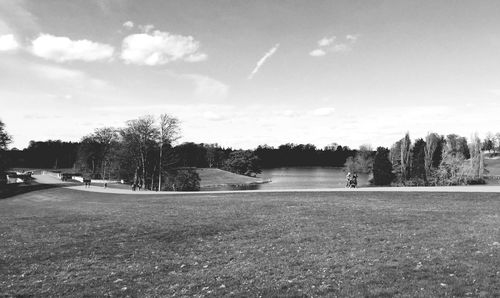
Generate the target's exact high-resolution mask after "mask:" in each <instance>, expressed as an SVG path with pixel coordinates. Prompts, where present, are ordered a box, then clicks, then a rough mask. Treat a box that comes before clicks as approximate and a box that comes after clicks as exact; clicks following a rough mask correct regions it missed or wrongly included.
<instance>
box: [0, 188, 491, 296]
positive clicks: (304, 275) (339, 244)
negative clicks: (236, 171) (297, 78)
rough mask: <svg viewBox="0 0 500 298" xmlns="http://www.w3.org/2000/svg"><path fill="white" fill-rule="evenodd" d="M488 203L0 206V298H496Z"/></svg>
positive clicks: (66, 199) (66, 197)
mask: <svg viewBox="0 0 500 298" xmlns="http://www.w3.org/2000/svg"><path fill="white" fill-rule="evenodd" d="M499 226H500V199H499V197H498V194H470V193H469V194H458V193H440V194H431V193H357V192H355V191H353V192H352V193H351V192H349V193H261V194H227V195H222V194H214V195H179V196H165V197H159V196H147V197H141V196H137V197H134V196H133V195H128V196H124V195H104V194H99V193H88V192H78V191H71V190H67V189H61V188H55V189H47V190H40V191H36V192H31V193H27V194H22V195H19V196H15V197H11V198H8V199H4V200H0V296H2V295H34V296H85V295H90V296H94V295H100V296H101V295H113V296H228V295H236V296H259V295H262V296H287V297H289V296H371V297H387V296H420V297H432V296H444V295H449V296H485V297H486V296H495V295H499V293H500V283H499V282H498V281H499V280H500V244H499V242H500V231H499Z"/></svg>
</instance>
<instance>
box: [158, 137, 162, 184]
mask: <svg viewBox="0 0 500 298" xmlns="http://www.w3.org/2000/svg"><path fill="white" fill-rule="evenodd" d="M162 154H163V140H162V141H161V143H160V161H159V163H158V191H160V190H161V162H162Z"/></svg>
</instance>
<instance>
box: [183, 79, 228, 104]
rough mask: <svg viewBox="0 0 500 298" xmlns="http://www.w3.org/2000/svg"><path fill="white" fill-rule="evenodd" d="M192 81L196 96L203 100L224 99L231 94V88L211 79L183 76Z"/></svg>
mask: <svg viewBox="0 0 500 298" xmlns="http://www.w3.org/2000/svg"><path fill="white" fill-rule="evenodd" d="M181 77H182V78H186V79H189V80H192V81H193V82H194V85H195V90H194V92H195V95H196V96H197V97H199V98H203V99H224V98H226V97H227V94H228V92H229V86H228V85H226V84H224V83H222V82H219V81H217V80H215V79H212V78H210V77H207V76H204V75H199V74H186V75H181Z"/></svg>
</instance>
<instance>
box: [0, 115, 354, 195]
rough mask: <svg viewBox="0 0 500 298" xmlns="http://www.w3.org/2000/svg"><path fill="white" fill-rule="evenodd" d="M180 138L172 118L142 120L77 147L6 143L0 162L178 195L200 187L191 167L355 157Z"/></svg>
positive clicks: (333, 148) (248, 168) (103, 131)
mask: <svg viewBox="0 0 500 298" xmlns="http://www.w3.org/2000/svg"><path fill="white" fill-rule="evenodd" d="M2 125H3V124H2ZM179 137H180V125H179V120H178V119H177V118H175V117H173V116H170V115H168V114H163V115H160V117H157V118H155V117H153V116H150V115H146V116H143V117H139V118H137V119H133V120H129V121H127V122H126V123H125V126H124V127H121V128H113V127H102V128H97V129H95V130H94V132H92V133H91V134H89V135H86V136H84V137H82V139H81V140H80V142H63V141H60V140H49V141H31V142H30V143H29V146H28V147H27V148H26V149H24V150H17V149H15V148H14V149H12V150H6V149H7V143H6V144H5V146H4V149H3V152H4V153H3V154H4V156H5V158H3V159H2V160H8V166H10V167H20V168H23V167H24V168H44V169H71V171H73V172H74V173H80V174H82V175H84V176H86V177H88V178H91V179H104V180H117V179H123V180H125V181H128V182H130V183H133V184H137V185H141V186H142V187H145V188H148V189H173V188H175V189H177V190H179V189H184V188H185V187H189V188H192V187H193V185H194V188H196V185H197V184H199V177H197V174H196V172H195V171H194V170H193V168H206V167H208V168H220V169H224V170H228V171H231V172H234V173H237V174H242V175H248V176H255V175H257V174H259V173H260V172H261V169H262V168H273V167H291V166H342V165H343V164H344V163H345V160H346V158H348V157H350V156H354V155H355V153H356V151H355V150H351V149H350V148H348V147H346V146H341V145H338V144H332V145H330V146H327V147H325V148H323V149H318V148H316V147H315V146H314V145H312V144H305V145H304V144H292V143H289V144H284V145H281V146H279V147H277V148H274V147H271V146H267V145H262V146H259V147H257V148H256V149H255V150H234V149H232V148H224V147H221V146H219V145H218V144H204V143H201V144H196V143H193V142H185V143H182V144H179V145H176V146H174V142H175V141H176V140H177V139H178V138H179ZM9 141H10V138H9ZM5 167H7V165H6V166H5ZM5 167H4V168H5ZM196 181H198V182H196Z"/></svg>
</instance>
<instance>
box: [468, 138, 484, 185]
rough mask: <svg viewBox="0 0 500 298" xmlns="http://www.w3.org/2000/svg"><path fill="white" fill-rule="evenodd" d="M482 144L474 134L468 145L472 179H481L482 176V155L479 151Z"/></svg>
mask: <svg viewBox="0 0 500 298" xmlns="http://www.w3.org/2000/svg"><path fill="white" fill-rule="evenodd" d="M482 146H483V144H482V143H481V139H479V137H478V136H477V133H476V134H474V135H473V136H472V138H471V144H470V167H471V171H472V174H473V176H474V178H480V179H482V178H483V174H484V155H483V152H482V150H481V148H482Z"/></svg>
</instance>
